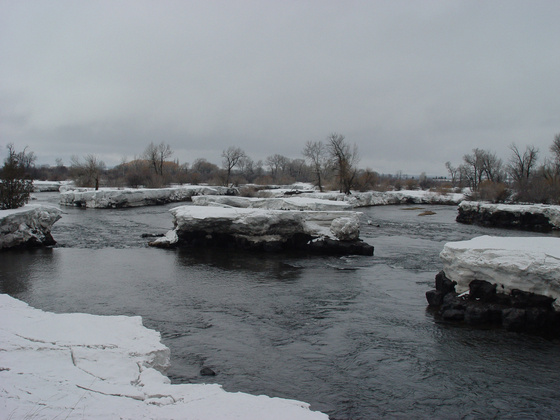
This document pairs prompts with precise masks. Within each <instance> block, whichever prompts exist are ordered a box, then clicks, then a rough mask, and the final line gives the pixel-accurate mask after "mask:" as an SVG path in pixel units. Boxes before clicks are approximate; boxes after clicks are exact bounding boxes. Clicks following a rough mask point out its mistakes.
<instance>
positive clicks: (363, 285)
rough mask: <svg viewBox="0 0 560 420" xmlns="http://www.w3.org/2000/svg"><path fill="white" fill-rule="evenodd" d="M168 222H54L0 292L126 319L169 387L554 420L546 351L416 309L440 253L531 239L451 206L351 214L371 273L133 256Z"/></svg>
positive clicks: (345, 262)
mask: <svg viewBox="0 0 560 420" xmlns="http://www.w3.org/2000/svg"><path fill="white" fill-rule="evenodd" d="M36 196H37V197H38V202H47V203H56V202H57V194H55V193H41V194H36ZM176 206H177V204H172V205H166V206H157V207H140V208H132V209H116V210H96V209H80V208H62V209H63V211H64V212H65V214H64V215H63V218H62V219H61V220H59V221H58V222H57V223H56V224H55V226H54V228H53V231H52V233H53V236H54V238H55V239H56V240H57V241H58V245H57V246H56V247H54V248H47V249H36V250H27V251H8V252H2V253H0V267H1V270H0V291H1V292H3V293H9V294H10V295H12V296H14V297H16V298H18V299H21V300H23V301H25V302H27V303H29V304H30V305H32V306H34V307H36V308H40V309H44V310H48V311H53V312H86V313H92V314H99V315H115V314H123V315H140V316H142V318H143V322H144V325H145V326H147V327H149V328H153V329H156V330H158V331H160V332H161V335H162V341H163V343H164V344H165V345H167V346H168V347H169V348H170V349H171V355H172V357H171V363H172V366H171V368H170V370H169V377H170V378H171V380H172V381H173V382H174V383H203V382H206V383H213V382H215V383H220V384H222V385H223V386H224V388H225V389H226V390H227V391H232V392H235V391H242V392H248V393H251V394H266V395H269V396H275V397H283V398H292V399H298V400H301V401H306V402H308V403H310V404H311V408H312V409H313V410H320V411H323V412H325V413H327V414H329V416H331V418H332V419H373V418H384V417H385V418H495V417H499V418H557V417H558V415H559V414H560V387H559V386H558V385H559V383H558V372H559V371H560V345H559V344H560V343H559V342H558V341H548V340H545V339H543V338H540V337H534V336H528V335H521V334H516V333H508V332H505V331H502V330H480V329H473V328H466V327H457V326H455V325H447V324H445V323H441V322H438V321H437V320H436V319H434V316H433V315H432V314H431V313H430V312H429V311H428V310H427V304H426V300H425V292H426V291H427V290H429V289H431V288H433V286H434V276H435V274H436V273H437V272H438V271H439V270H440V269H441V264H440V261H439V257H438V255H439V252H440V251H441V249H442V248H443V245H444V244H445V243H446V242H449V241H458V240H466V239H471V238H473V237H475V236H479V235H484V234H489V235H498V236H542V234H536V233H527V232H518V231H509V230H497V229H487V228H481V227H476V226H468V225H461V224H458V223H456V222H455V217H456V208H455V207H454V206H420V207H422V209H418V208H416V207H419V206H386V207H371V208H364V209H360V210H361V211H362V212H363V213H364V214H363V217H362V222H363V224H362V232H361V237H362V238H363V239H364V240H365V241H366V242H368V243H370V244H371V245H373V246H374V247H375V255H374V256H373V257H365V256H359V257H342V258H339V257H309V256H297V255H272V254H249V253H245V252H225V251H223V250H220V251H215V250H214V251H212V250H210V251H205V250H196V251H187V250H162V249H154V248H149V247H147V241H148V239H145V238H142V237H141V235H142V234H144V233H148V234H152V233H164V232H165V231H167V230H168V229H169V228H171V226H172V219H171V215H170V214H169V213H168V210H169V209H170V208H172V207H176ZM424 210H431V211H433V212H435V214H433V215H428V216H419V214H420V213H421V212H422V211H424ZM368 222H369V223H368ZM203 366H208V367H211V368H212V369H214V370H215V371H216V372H217V375H216V376H215V377H201V376H200V375H199V371H200V369H201V367H203Z"/></svg>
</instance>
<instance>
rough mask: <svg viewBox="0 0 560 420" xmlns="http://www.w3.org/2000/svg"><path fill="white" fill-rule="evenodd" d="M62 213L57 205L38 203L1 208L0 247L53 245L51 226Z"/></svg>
mask: <svg viewBox="0 0 560 420" xmlns="http://www.w3.org/2000/svg"><path fill="white" fill-rule="evenodd" d="M61 213H62V212H61V211H60V209H58V208H56V207H52V206H45V205H37V204H27V205H25V206H23V207H20V208H18V209H14V210H0V249H4V248H13V247H19V246H21V247H25V246H29V247H33V246H41V245H53V244H54V243H55V241H54V239H53V237H52V236H51V228H52V225H53V224H54V223H55V222H56V221H57V220H58V219H60V217H61V216H60V215H61Z"/></svg>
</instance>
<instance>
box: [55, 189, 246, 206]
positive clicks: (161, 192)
mask: <svg viewBox="0 0 560 420" xmlns="http://www.w3.org/2000/svg"><path fill="white" fill-rule="evenodd" d="M235 194H237V190H236V189H233V188H227V187H205V186H181V187H171V188H153V189H149V188H139V189H134V188H123V189H116V188H103V189H99V190H93V189H84V188H82V189H71V190H66V191H63V192H61V194H60V204H61V205H63V206H75V207H87V208H97V209H114V208H124V207H141V206H154V205H161V204H167V203H176V202H181V201H188V200H190V199H191V198H192V197H193V196H196V195H235Z"/></svg>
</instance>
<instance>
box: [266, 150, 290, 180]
mask: <svg viewBox="0 0 560 420" xmlns="http://www.w3.org/2000/svg"><path fill="white" fill-rule="evenodd" d="M265 163H266V166H268V168H269V170H270V175H272V179H274V180H275V181H276V180H278V179H279V178H280V175H281V174H284V172H285V171H286V169H287V168H288V165H289V164H290V159H289V158H287V157H286V156H282V155H279V154H274V155H272V156H268V157H267V158H266V161H265Z"/></svg>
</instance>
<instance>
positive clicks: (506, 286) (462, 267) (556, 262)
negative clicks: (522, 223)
mask: <svg viewBox="0 0 560 420" xmlns="http://www.w3.org/2000/svg"><path fill="white" fill-rule="evenodd" d="M440 258H441V260H442V261H443V271H444V272H445V275H446V276H447V277H448V278H449V279H451V280H453V281H456V282H457V287H456V289H457V291H458V292H462V291H466V290H468V287H469V283H470V282H471V281H472V280H475V279H478V280H486V281H488V282H490V283H496V284H498V291H503V292H506V293H508V292H510V291H511V290H512V289H520V290H524V291H527V292H532V293H538V294H542V295H546V296H550V297H553V298H556V299H557V301H556V302H555V306H556V308H559V309H560V302H559V301H558V298H560V238H553V237H495V236H480V237H477V238H474V239H471V240H469V241H461V242H449V243H447V244H445V246H444V247H443V250H442V251H441V253H440Z"/></svg>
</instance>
